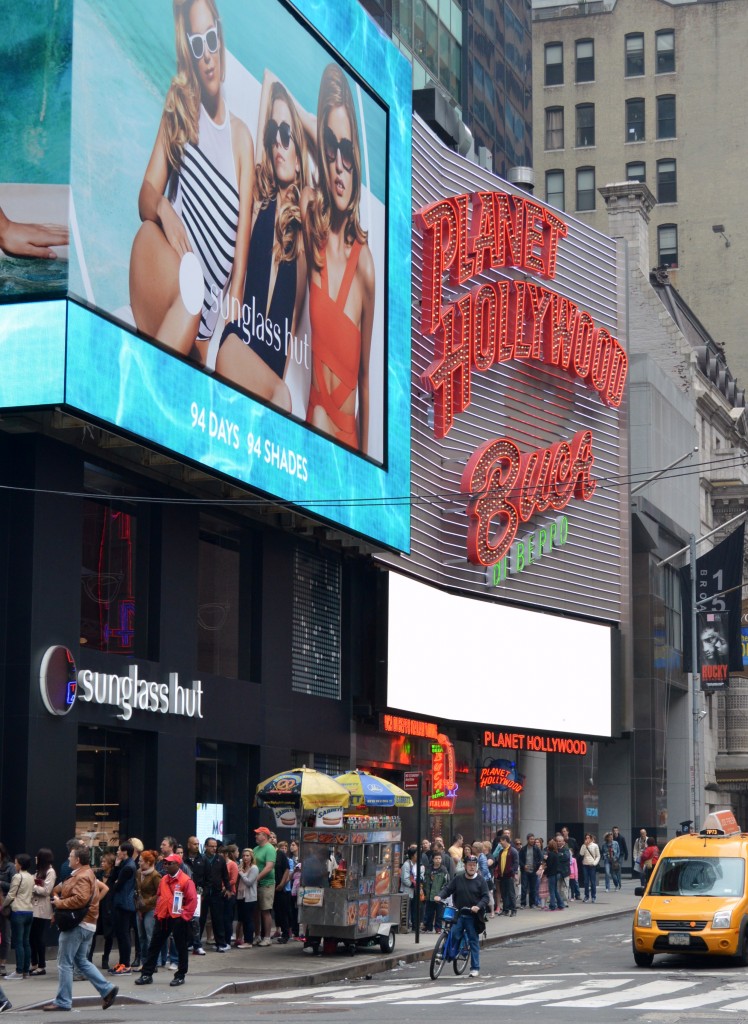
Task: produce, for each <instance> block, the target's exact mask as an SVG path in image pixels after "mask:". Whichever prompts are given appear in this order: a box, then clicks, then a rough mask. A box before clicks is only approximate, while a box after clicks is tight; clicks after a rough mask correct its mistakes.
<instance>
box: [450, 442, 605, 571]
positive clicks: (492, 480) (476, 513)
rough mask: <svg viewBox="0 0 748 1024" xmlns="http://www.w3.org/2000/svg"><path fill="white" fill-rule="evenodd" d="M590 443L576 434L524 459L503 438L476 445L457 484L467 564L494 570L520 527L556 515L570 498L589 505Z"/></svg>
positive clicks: (591, 485) (593, 484)
mask: <svg viewBox="0 0 748 1024" xmlns="http://www.w3.org/2000/svg"><path fill="white" fill-rule="evenodd" d="M592 441H593V436H592V431H591V430H580V431H578V432H577V433H576V434H575V435H574V437H573V438H572V439H571V441H570V442H567V441H559V442H557V443H556V444H554V445H552V446H551V447H550V448H542V449H540V450H539V451H535V452H530V453H525V454H522V453H521V452H520V450H519V448H518V447H517V445H516V444H515V443H514V441H511V440H509V439H508V438H496V439H495V440H493V441H487V442H486V443H485V444H483V445H481V447H480V448H479V449H478V450H477V451H476V452H475V453H474V454H473V456H472V457H471V459H470V461H469V462H468V464H467V466H466V467H465V470H464V472H463V474H462V480H461V482H460V490H461V491H462V493H463V494H469V495H470V500H469V501H468V505H467V513H468V518H469V526H468V537H467V548H468V559H469V560H470V561H471V562H473V563H474V564H475V565H494V564H495V563H496V562H499V561H501V559H502V558H503V557H504V556H505V555H506V553H507V552H508V551H509V549H510V548H511V546H512V544H513V543H514V538H515V537H516V536H517V530H518V529H519V524H520V521H522V522H527V521H528V520H529V519H531V518H532V516H533V515H535V514H536V513H538V512H546V511H547V510H548V509H549V508H552V509H554V510H556V511H560V510H561V509H563V508H565V507H566V505H568V503H569V502H570V501H571V499H572V497H576V498H580V499H581V500H582V501H589V500H590V498H591V497H592V495H593V494H594V493H595V487H596V482H595V481H594V480H593V479H592V477H591V475H590V474H591V472H592V465H593V463H594V461H595V456H594V454H593V452H592Z"/></svg>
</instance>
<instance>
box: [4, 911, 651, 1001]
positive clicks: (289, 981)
mask: <svg viewBox="0 0 748 1024" xmlns="http://www.w3.org/2000/svg"><path fill="white" fill-rule="evenodd" d="M632 912H633V909H632V908H631V907H627V908H626V909H620V910H618V909H611V910H605V911H602V912H600V913H598V914H596V915H595V917H594V918H593V919H592V920H596V921H597V920H608V919H612V918H618V917H629V916H630V915H631V914H632ZM557 920H558V919H557V918H554V919H553V921H549V922H548V924H540V925H538V926H536V927H534V928H528V929H525V930H520V931H514V932H512V933H511V934H510V935H493V936H490V937H486V938H485V939H484V940H483V942H482V943H481V946H482V948H483V949H491V948H493V947H496V946H502V945H505V944H507V943H511V942H513V941H515V940H516V939H525V938H528V937H531V936H534V935H544V934H547V933H548V932H555V931H559V929H560V928H564V927H566V922H567V921H569V923H570V924H571V925H574V924H583V923H587V922H588V921H589V920H590V918H585V919H584V920H583V921H582V920H580V921H573V920H571V921H570V920H569V919H568V918H566V919H565V920H564V922H563V924H562V923H561V922H560V921H559V922H558V923H556V921H557ZM419 945H420V944H419ZM432 952H433V946H432V945H431V943H429V944H428V945H426V944H424V946H423V947H422V948H419V949H411V950H408V951H407V952H403V953H392V954H390V955H388V956H382V955H381V953H379V954H377V955H372V956H371V958H366V959H364V957H365V956H366V950H365V949H362V951H361V954H360V955H359V956H358V957H357V958H356V962H355V963H351V962H350V961H348V962H345V961H344V963H342V964H340V965H339V966H335V967H328V968H323V969H322V970H319V971H314V972H312V973H309V974H296V975H293V976H291V977H289V976H288V975H287V974H277V975H269V976H267V977H264V978H255V979H247V980H245V981H231V982H226V983H225V984H223V985H219V986H218V987H217V988H214V989H211V990H210V991H209V992H207V993H204V994H201V995H200V996H199V997H196V996H195V995H194V994H190V995H189V996H188V995H187V994H186V993H185V995H184V997H183V998H181V999H173V1000H168V1004H167V1002H166V1001H161V1000H148V999H143V998H139V997H138V996H135V995H130V994H129V993H127V992H123V991H122V990H120V992H119V994H118V995H117V1000H116V1003H115V1005H116V1006H124V1005H133V1006H158V1005H169V1006H178V1005H180V1003H183V1002H184V1003H187V1002H189V1003H192V1002H194V1001H195V999H196V998H200V999H213V998H215V997H216V996H225V995H241V994H246V993H255V994H260V993H262V992H278V991H281V990H283V989H286V990H288V991H292V990H293V989H299V988H316V987H318V986H319V987H321V986H323V985H329V984H332V983H333V982H340V981H352V980H356V979H359V978H370V977H373V975H375V974H384V973H385V972H386V971H391V970H394V969H395V968H397V967H399V966H400V964H412V963H420V962H422V961H425V960H429V959H430V958H431V954H432ZM313 959H314V960H317V959H318V958H317V957H315V958H313ZM52 998H54V996H51V995H50V997H49V998H48V999H44V1000H42V1001H40V1002H35V1003H29V1004H28V1005H26V1006H18V1005H16V1006H14V1007H13V1009H14V1010H15V1011H20V1012H23V1011H27V1010H37V1011H38V1010H40V1009H41V1008H42V1006H44V1005H45V1003H48V1002H49V1001H50V999H52ZM95 1006H98V1007H99V1008H100V1007H101V997H100V996H97V995H91V996H74V997H73V1009H88V1008H90V1007H95Z"/></svg>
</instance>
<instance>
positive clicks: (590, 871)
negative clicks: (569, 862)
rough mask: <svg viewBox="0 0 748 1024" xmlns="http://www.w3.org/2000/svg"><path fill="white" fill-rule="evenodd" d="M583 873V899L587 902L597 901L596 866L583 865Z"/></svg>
mask: <svg viewBox="0 0 748 1024" xmlns="http://www.w3.org/2000/svg"><path fill="white" fill-rule="evenodd" d="M582 870H583V871H584V898H585V899H586V900H588V899H589V898H590V896H592V899H593V900H594V899H597V864H583V865H582Z"/></svg>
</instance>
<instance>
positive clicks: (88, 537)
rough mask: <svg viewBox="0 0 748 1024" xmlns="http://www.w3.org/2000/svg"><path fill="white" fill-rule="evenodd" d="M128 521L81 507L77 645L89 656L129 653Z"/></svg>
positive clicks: (132, 545) (132, 534) (103, 508)
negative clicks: (80, 644)
mask: <svg viewBox="0 0 748 1024" xmlns="http://www.w3.org/2000/svg"><path fill="white" fill-rule="evenodd" d="M136 539H137V521H136V519H135V516H134V515H131V514H130V513H129V512H125V511H122V510H121V509H117V508H113V507H111V506H110V505H103V504H99V502H96V501H84V502H83V553H82V555H83V558H82V565H81V627H80V629H81V634H80V635H81V641H82V642H83V643H85V644H86V646H87V648H88V649H89V650H94V651H105V652H106V653H108V654H133V653H135V638H136V634H135V623H136V614H135V610H136V602H135V566H136V558H135V551H136Z"/></svg>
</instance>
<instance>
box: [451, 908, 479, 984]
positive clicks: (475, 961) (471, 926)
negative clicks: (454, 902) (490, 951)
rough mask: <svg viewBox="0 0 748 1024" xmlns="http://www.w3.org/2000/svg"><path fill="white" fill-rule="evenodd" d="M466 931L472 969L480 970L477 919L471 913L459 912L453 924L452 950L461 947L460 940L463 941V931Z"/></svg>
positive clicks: (454, 951)
mask: <svg viewBox="0 0 748 1024" xmlns="http://www.w3.org/2000/svg"><path fill="white" fill-rule="evenodd" d="M463 932H465V933H466V934H467V937H468V942H469V943H470V969H471V970H473V971H479V970H480V942H479V941H478V933H477V932H476V930H475V921H474V920H473V915H472V914H470V916H468V915H467V914H458V915H457V920H456V921H455V923H454V924H453V925H452V932H451V938H450V942H451V943H452V952H453V953H456V952H457V950H458V949H459V948H460V942H461V941H462V933H463Z"/></svg>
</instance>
